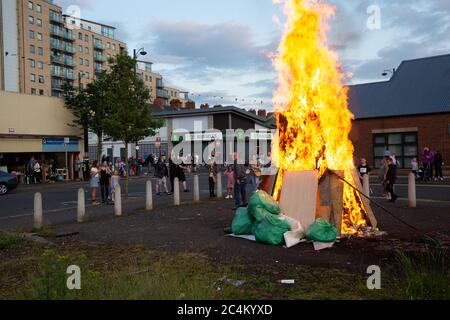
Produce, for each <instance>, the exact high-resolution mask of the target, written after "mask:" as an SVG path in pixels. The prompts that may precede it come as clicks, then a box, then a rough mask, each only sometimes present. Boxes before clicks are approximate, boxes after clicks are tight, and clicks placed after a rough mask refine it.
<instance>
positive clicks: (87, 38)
mask: <svg viewBox="0 0 450 320" xmlns="http://www.w3.org/2000/svg"><path fill="white" fill-rule="evenodd" d="M84 41H86V42H89V35H87V34H86V35H84Z"/></svg>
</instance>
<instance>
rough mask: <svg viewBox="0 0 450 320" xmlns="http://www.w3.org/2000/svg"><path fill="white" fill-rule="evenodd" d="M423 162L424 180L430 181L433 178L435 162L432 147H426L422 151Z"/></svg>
mask: <svg viewBox="0 0 450 320" xmlns="http://www.w3.org/2000/svg"><path fill="white" fill-rule="evenodd" d="M422 162H423V167H424V171H425V173H424V180H425V181H429V180H431V179H433V164H434V154H433V152H432V151H431V150H430V148H428V147H425V148H424V149H423V152H422Z"/></svg>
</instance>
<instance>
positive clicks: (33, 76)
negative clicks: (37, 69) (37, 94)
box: [30, 73, 36, 82]
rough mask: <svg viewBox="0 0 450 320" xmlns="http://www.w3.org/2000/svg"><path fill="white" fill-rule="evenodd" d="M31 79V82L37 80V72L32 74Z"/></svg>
mask: <svg viewBox="0 0 450 320" xmlns="http://www.w3.org/2000/svg"><path fill="white" fill-rule="evenodd" d="M30 81H31V82H36V75H35V74H33V73H32V74H30Z"/></svg>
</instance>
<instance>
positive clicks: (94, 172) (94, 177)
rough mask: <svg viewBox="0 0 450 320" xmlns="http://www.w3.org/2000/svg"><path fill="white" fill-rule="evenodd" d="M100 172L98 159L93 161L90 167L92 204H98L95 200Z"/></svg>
mask: <svg viewBox="0 0 450 320" xmlns="http://www.w3.org/2000/svg"><path fill="white" fill-rule="evenodd" d="M99 179H100V173H99V170H98V161H95V162H94V164H93V165H92V168H91V198H92V204H93V205H99V204H100V203H98V202H97V189H98V186H99Z"/></svg>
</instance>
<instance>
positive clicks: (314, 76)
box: [273, 0, 367, 234]
mask: <svg viewBox="0 0 450 320" xmlns="http://www.w3.org/2000/svg"><path fill="white" fill-rule="evenodd" d="M285 12H286V15H287V16H288V21H287V25H286V30H285V33H284V36H283V39H282V40H281V43H280V45H279V47H278V53H277V56H276V59H275V66H276V69H277V71H278V75H279V87H278V89H277V91H276V92H275V94H274V104H275V111H276V114H277V124H278V131H279V141H275V142H274V143H275V144H276V145H275V146H274V148H273V149H274V162H275V163H276V164H277V166H278V167H279V168H280V174H279V175H278V179H277V182H276V186H275V194H274V195H275V198H278V196H279V194H280V191H281V188H282V185H283V174H284V173H285V172H287V171H302V170H318V172H319V177H322V176H323V175H324V174H325V173H326V172H327V171H329V170H331V171H344V172H345V179H346V180H347V181H350V182H351V181H353V180H352V175H351V170H353V169H354V164H353V152H354V149H353V145H352V143H351V141H350V139H349V133H350V130H351V121H352V117H353V115H352V114H351V112H350V111H349V109H348V106H347V92H348V90H347V88H346V87H345V86H344V85H343V80H344V77H345V75H344V73H343V72H342V71H341V69H340V64H339V62H338V57H337V55H336V54H335V53H334V52H332V51H331V50H330V49H329V48H328V47H327V36H326V32H327V31H328V25H327V21H328V19H329V18H330V17H332V16H333V15H334V8H333V7H331V6H330V5H327V4H324V3H323V2H322V1H317V0H316V1H314V0H287V1H286V4H285ZM365 213H366V212H365V209H364V206H363V204H362V201H361V198H360V196H359V195H358V193H357V192H356V191H355V190H354V189H353V188H351V186H349V185H347V184H346V185H345V188H344V212H343V223H342V234H356V233H358V230H361V228H362V227H365V226H367V222H366V220H365Z"/></svg>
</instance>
